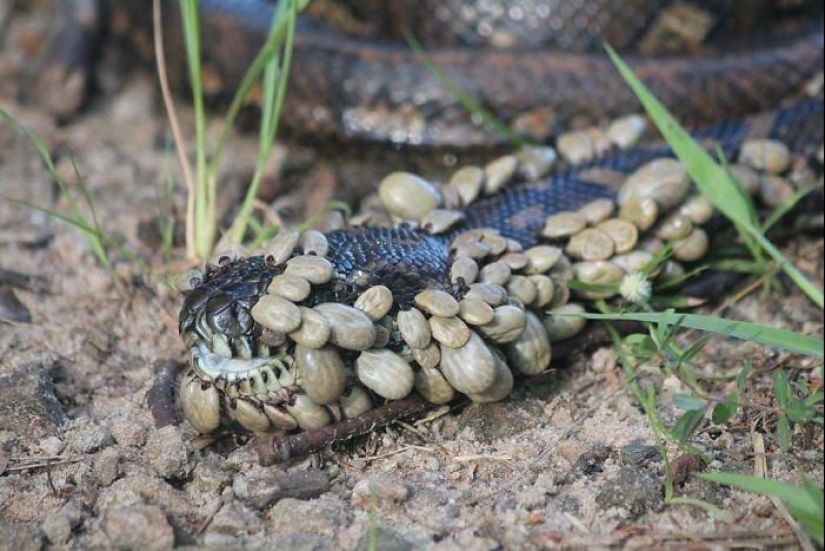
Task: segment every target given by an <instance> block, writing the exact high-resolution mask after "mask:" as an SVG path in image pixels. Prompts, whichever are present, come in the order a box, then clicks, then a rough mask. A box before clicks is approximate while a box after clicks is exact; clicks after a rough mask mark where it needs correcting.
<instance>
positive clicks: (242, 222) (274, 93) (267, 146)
mask: <svg viewBox="0 0 825 551" xmlns="http://www.w3.org/2000/svg"><path fill="white" fill-rule="evenodd" d="M298 8H299V6H298V4H297V3H296V2H295V1H287V2H281V3H280V4H279V5H278V10H277V11H276V13H275V15H274V16H273V17H274V20H273V23H272V28H271V29H272V30H271V33H270V35H271V36H272V35H275V34H276V32H280V25H279V23H283V25H284V30H285V35H284V36H283V37H282V40H281V42H282V44H281V45H282V47H283V52H282V53H281V52H278V55H274V56H272V57H271V58H270V59H269V61H268V62H267V63H266V65H265V67H264V74H263V98H264V100H263V104H262V105H261V128H260V134H259V137H258V159H257V162H256V165H255V173H254V174H253V177H252V182H251V183H250V186H249V189H248V190H247V192H246V196H245V197H244V202H243V204H242V205H241V209H240V211H239V213H238V216H237V217H236V219H235V223H234V224H233V228H232V230H230V231H231V232H232V233H231V235H232V240H233V241H235V242H238V243H240V242H241V241H242V240H243V238H244V235H245V233H246V229H247V227H248V222H249V217H250V216H251V213H252V207H253V205H254V202H255V196H256V195H257V192H258V187H259V185H260V182H261V180H262V178H263V174H264V169H265V166H266V161H267V158H268V157H269V154H270V152H271V151H272V146H273V144H274V141H275V135H276V133H277V131H278V121H279V120H280V116H281V110H282V108H283V103H284V97H285V95H286V84H287V77H288V75H289V70H290V65H291V62H292V47H293V42H294V38H295V21H296V19H297V17H298Z"/></svg>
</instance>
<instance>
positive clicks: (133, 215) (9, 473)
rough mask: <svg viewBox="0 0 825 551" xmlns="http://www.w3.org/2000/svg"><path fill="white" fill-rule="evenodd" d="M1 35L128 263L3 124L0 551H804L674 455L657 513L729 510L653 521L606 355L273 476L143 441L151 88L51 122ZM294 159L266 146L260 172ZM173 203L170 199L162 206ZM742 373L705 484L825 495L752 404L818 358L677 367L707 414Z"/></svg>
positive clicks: (157, 310) (712, 435)
mask: <svg viewBox="0 0 825 551" xmlns="http://www.w3.org/2000/svg"><path fill="white" fill-rule="evenodd" d="M6 5H7V3H5V2H0V7H2V6H6ZM2 12H3V10H0V16H1V17H5V15H4V14H3V13H2ZM0 23H3V21H0ZM5 23H6V24H8V22H7V21H6V22H5ZM12 23H15V24H16V25H17V26H14V25H12V26H11V27H8V29H9V30H8V32H7V33H5V36H4V37H2V38H0V42H2V44H0V48H2V49H0V83H2V84H0V107H2V108H3V109H5V110H7V111H9V112H10V113H12V114H13V115H14V116H15V118H16V119H17V121H18V122H19V123H20V124H22V125H24V126H25V127H26V128H28V129H29V130H30V131H31V132H33V133H34V134H35V135H37V136H39V137H40V139H42V140H43V142H44V143H45V144H46V145H47V147H48V149H49V150H50V151H52V152H53V154H54V155H55V156H56V163H57V170H58V172H59V173H60V174H62V175H63V176H64V177H65V178H66V179H67V180H68V181H69V182H73V183H74V181H75V178H74V171H73V167H72V160H74V162H76V164H77V168H78V171H79V173H80V174H81V175H82V177H83V181H84V182H85V185H86V186H87V189H88V190H89V192H90V194H91V196H92V197H93V199H94V206H95V209H96V214H97V216H98V219H99V221H100V224H101V226H102V228H103V230H104V231H105V232H106V233H108V234H109V235H113V236H117V238H118V240H119V241H120V242H121V243H122V244H123V249H124V250H125V251H127V252H128V254H122V253H115V254H114V255H113V259H114V271H113V273H109V272H107V271H106V270H104V269H103V268H101V266H100V264H99V263H98V262H97V261H96V259H95V257H94V255H93V252H92V250H91V248H90V245H89V243H88V241H87V240H86V239H84V237H83V235H82V233H81V232H80V231H79V230H78V229H77V228H74V227H72V226H69V225H67V224H65V223H63V222H61V221H60V220H58V219H57V217H56V216H54V215H50V214H47V213H44V212H43V211H41V210H39V209H49V210H52V211H57V212H60V213H64V214H65V213H68V212H70V211H69V208H70V205H69V201H68V199H67V197H66V196H65V195H63V194H61V193H59V192H58V190H57V188H56V186H55V184H54V181H53V178H52V177H51V176H50V175H49V173H48V171H46V170H45V169H44V167H43V165H42V163H41V161H40V159H39V157H38V155H37V153H36V151H35V150H34V149H33V147H32V146H31V144H30V143H29V142H28V141H27V140H26V139H25V138H23V137H22V136H21V134H20V133H19V132H18V131H17V130H16V129H15V128H14V126H13V125H10V124H8V123H5V122H0V195H1V196H2V198H0V267H2V268H6V269H9V270H15V271H17V272H21V273H24V274H29V275H30V276H32V277H33V278H34V279H32V280H30V281H29V282H28V284H27V285H26V286H25V288H15V289H14V291H13V293H14V296H15V297H16V298H17V299H19V301H20V303H21V304H20V305H17V306H15V305H14V304H13V303H11V302H8V301H10V300H12V299H10V298H8V295H6V298H5V299H4V300H5V301H6V303H4V308H11V310H12V311H13V312H17V313H20V312H22V311H23V310H27V311H28V312H29V313H30V315H31V321H28V322H27V321H9V320H4V319H0V549H21V550H22V549H108V548H117V549H168V548H172V547H173V546H174V547H182V548H185V547H188V548H193V549H194V548H215V549H273V548H277V549H306V550H310V549H313V550H314V549H318V550H320V549H338V548H340V549H393V550H395V549H397V550H404V549H429V550H439V551H447V550H454V549H455V550H457V549H471V550H493V549H546V548H559V547H565V548H572V547H612V546H616V547H618V546H627V547H648V546H664V547H668V546H674V547H675V546H689V547H691V548H693V549H703V548H712V547H713V548H719V547H726V546H734V545H738V546H741V547H794V546H797V545H798V544H799V543H798V540H797V538H796V537H795V535H794V533H793V531H792V529H791V527H790V525H789V524H788V522H787V521H786V519H785V517H784V513H783V511H782V510H781V508H778V507H777V505H776V504H775V503H773V502H771V501H770V500H768V499H766V498H763V497H757V496H753V495H749V494H746V493H744V492H740V491H736V490H731V489H729V488H725V487H721V486H717V485H713V484H710V483H707V482H704V481H702V480H701V479H699V478H697V477H696V476H695V473H694V471H695V470H696V465H694V463H693V462H692V461H691V458H690V457H689V456H685V455H683V453H682V452H681V451H679V450H678V449H677V448H676V447H674V446H672V445H669V444H668V445H666V446H665V449H666V450H667V453H668V457H669V458H670V459H671V460H676V461H677V462H678V465H679V466H680V468H681V471H680V472H681V473H683V475H684V476H683V477H682V479H680V482H679V484H677V486H676V488H675V495H676V496H679V497H689V498H693V499H699V500H704V501H706V502H708V503H711V504H713V505H715V506H717V507H719V508H721V510H722V511H723V512H724V516H723V517H714V516H711V515H708V514H707V513H705V512H704V511H703V510H701V509H700V508H697V507H692V506H686V505H675V504H668V503H665V499H664V492H663V481H664V461H663V459H662V457H661V456H660V455H659V454H658V453H656V450H655V444H656V442H655V439H654V433H653V432H652V430H651V428H650V426H649V424H648V421H647V418H646V417H645V415H644V413H643V412H642V411H641V410H640V408H639V406H638V404H637V403H636V402H635V400H634V399H633V397H632V394H631V392H630V391H629V389H628V382H627V380H626V378H625V377H624V375H623V374H622V371H621V369H620V368H619V367H617V365H616V360H615V357H614V355H613V353H612V351H611V350H610V349H609V348H598V349H595V350H590V351H587V352H584V351H583V352H582V354H580V355H579V356H578V357H576V358H575V359H574V360H572V361H569V362H559V363H557V364H555V369H556V370H557V373H556V377H555V378H552V379H547V380H544V381H543V382H542V383H541V384H529V383H527V384H521V385H520V386H519V387H518V388H517V390H516V391H515V392H514V393H513V395H512V396H511V397H510V398H509V399H507V400H506V401H504V402H502V403H499V404H493V405H484V406H476V405H473V406H467V407H463V408H459V409H454V410H450V411H439V412H437V413H436V414H434V415H432V416H430V417H428V418H427V419H425V420H424V421H423V422H416V423H413V424H406V423H397V424H395V425H393V426H391V427H388V428H386V429H380V430H376V431H375V432H374V433H373V434H371V435H370V436H368V437H365V438H361V439H358V440H356V441H354V442H349V443H345V444H342V445H340V446H339V447H337V448H335V449H330V450H328V451H325V452H323V453H321V454H319V455H318V456H315V457H312V458H308V459H305V460H300V461H298V462H296V463H293V464H290V465H286V466H276V467H266V468H264V467H260V466H259V465H258V464H257V458H256V457H255V456H254V455H253V454H251V453H250V450H249V447H248V446H247V445H245V444H246V443H245V442H244V441H243V440H241V439H238V440H236V441H228V442H223V443H221V444H220V445H217V446H209V447H206V448H203V449H197V447H196V446H195V442H193V439H194V437H195V434H194V432H193V431H192V430H191V428H190V427H188V426H187V425H186V424H185V423H184V424H182V425H180V426H167V427H163V428H160V429H158V428H156V424H155V420H154V419H153V416H152V413H151V411H150V409H149V408H148V406H147V393H148V392H149V390H150V388H151V387H152V385H153V383H154V382H155V381H156V378H157V377H158V376H159V373H160V370H161V367H162V366H163V365H165V364H166V363H167V362H168V361H170V360H171V361H185V359H186V358H185V350H184V347H183V345H182V343H181V342H180V340H179V338H178V336H177V331H176V324H177V309H178V308H179V305H180V302H181V297H180V296H179V295H178V294H177V293H175V292H174V291H171V290H170V288H169V286H168V285H167V277H166V275H167V274H168V273H169V272H170V271H174V269H177V264H176V263H175V260H176V259H179V258H181V257H182V251H181V250H180V248H175V249H174V250H173V251H171V256H170V257H168V258H167V257H166V256H165V255H164V254H163V251H162V250H161V248H160V247H159V246H158V245H157V243H156V242H153V241H152V240H147V239H146V238H145V237H144V238H142V236H145V235H146V232H145V231H144V230H145V226H147V225H149V226H151V224H152V223H153V220H156V219H157V218H158V217H160V218H163V217H164V216H166V214H167V213H168V210H169V208H170V200H169V199H168V197H167V195H165V192H164V189H165V185H166V184H165V182H166V181H167V176H168V175H169V174H171V175H172V177H173V178H175V179H176V181H180V180H179V176H178V171H177V168H176V167H175V161H174V157H173V155H172V153H171V152H170V149H169V148H167V146H166V144H167V143H168V136H169V131H168V125H167V122H166V119H165V117H164V115H163V113H162V110H160V109H158V104H157V99H156V95H155V90H154V83H153V76H152V75H151V74H147V73H141V72H136V73H131V72H130V73H127V74H123V73H122V72H120V71H118V70H116V69H115V63H114V61H113V60H107V61H104V67H103V69H102V71H104V76H105V78H104V82H105V87H104V90H103V92H104V93H103V94H100V95H98V96H97V97H96V99H95V100H94V101H93V102H92V104H91V105H90V106H89V107H88V109H86V110H85V111H84V113H83V114H82V116H80V117H77V118H75V119H73V120H71V121H70V122H68V123H66V124H60V125H59V124H58V123H57V122H56V121H55V119H54V118H53V117H51V116H50V115H48V114H47V113H45V112H44V111H43V110H41V109H38V107H37V106H36V105H30V104H25V103H24V102H21V101H19V100H18V98H19V97H20V96H21V91H22V87H23V85H24V81H23V80H21V79H19V78H18V76H19V73H18V71H19V69H20V64H21V62H22V60H23V59H24V57H25V56H23V55H22V54H21V53H20V52H21V48H22V46H21V45H25V44H26V40H25V39H26V38H27V37H31V36H37V32H39V31H40V30H42V29H40V28H39V27H37V25H36V24H34V23H32V22H31V21H27V20H25V19H24V20H23V21H22V22H19V21H18V22H14V21H13V22H12ZM107 63H108V65H107ZM184 110H185V108H184ZM184 118H185V119H186V118H189V119H191V116H190V115H187V114H185V117H184ZM253 152H254V146H253V145H252V142H251V140H250V139H249V138H246V137H243V136H238V137H237V138H236V139H235V140H233V145H232V151H231V152H230V156H231V158H232V159H233V162H232V166H230V167H228V168H227V170H226V175H225V178H224V181H225V182H226V183H227V186H228V191H226V197H228V198H234V197H236V196H237V188H238V186H239V184H240V182H243V180H244V178H245V177H248V175H249V174H250V173H251V159H252V157H253ZM290 155H291V150H290V149H289V148H282V149H281V151H280V153H279V159H283V158H284V157H286V158H289V156H290ZM275 174H277V173H276V172H273V176H271V178H270V179H271V180H272V181H273V182H275V187H276V188H277V187H278V185H279V184H278V182H280V181H281V180H279V178H278V177H277V176H275ZM299 183H300V185H301V187H300V188H298V189H297V190H296V191H294V193H297V194H303V195H305V196H306V195H308V196H309V197H311V198H313V199H312V200H313V201H316V203H312V204H318V202H320V203H322V202H323V201H324V200H326V198H327V197H328V196H329V193H330V192H331V191H334V189H335V188H334V183H335V166H334V165H332V164H322V165H320V166H319V167H318V168H316V169H315V170H314V171H312V172H310V173H309V176H307V177H305V178H303V179H302V180H300V181H299ZM313 185H314V186H316V187H312V186H313ZM318 189H321V191H318ZM72 190H73V192H75V193H76V192H77V191H78V187H77V186H76V185H74V184H73V185H72ZM76 197H79V196H76ZM182 200H183V196H182V194H181V192H180V191H175V192H174V193H173V197H172V201H171V204H174V206H175V207H176V208H179V207H180V205H181V204H182ZM19 201H24V202H27V203H30V204H31V205H34V206H36V207H37V208H33V207H32V206H26V205H23V204H21V203H20V202H19ZM81 204H82V202H81ZM281 204H282V205H286V206H287V207H290V208H294V204H295V203H294V202H292V201H291V200H283V199H282V203H281ZM81 208H83V207H81ZM84 210H85V209H84ZM142 228H143V229H142ZM788 252H789V254H792V255H794V256H795V257H797V258H798V259H799V265H800V267H802V268H803V269H804V270H805V271H806V272H807V273H809V274H812V275H814V276H815V277H816V278H817V279H818V284H819V285H820V286H821V285H822V281H821V279H822V273H823V241H822V239H821V238H820V239H812V238H801V239H799V240H798V241H796V242H794V243H793V244H791V245H790V247H789V250H788ZM135 258H139V259H140V260H141V262H142V263H145V265H146V266H148V267H150V270H148V271H147V270H146V269H144V268H142V267H141V264H140V263H138V262H136V260H135ZM0 283H2V282H0ZM6 289H11V288H10V287H6ZM0 312H4V310H0ZM5 312H6V314H5V315H6V317H8V312H9V310H8V309H7V310H5ZM724 313H725V315H729V316H731V317H736V318H739V319H746V320H751V321H760V322H764V323H769V324H772V325H775V326H778V327H787V328H791V329H795V330H800V331H802V332H804V333H806V334H810V335H814V336H816V337H818V338H820V339H821V338H822V335H823V313H822V311H821V310H818V309H817V308H816V307H814V306H812V305H811V304H810V303H809V302H808V301H807V300H806V299H805V298H804V297H803V296H802V295H801V294H799V293H798V292H796V291H793V292H791V293H789V294H781V293H773V294H771V295H768V296H762V295H760V294H759V293H758V292H756V293H751V294H750V295H748V296H746V297H745V298H743V299H742V300H740V301H739V302H737V303H736V304H734V305H732V306H730V307H728V308H726V309H725V310H724ZM697 338H698V337H697V336H696V335H693V336H690V337H688V338H686V339H685V340H684V341H683V343H690V342H693V341H695V340H696V339H697ZM745 362H750V363H751V365H752V374H751V377H750V379H749V380H748V383H747V386H746V391H745V393H744V396H743V397H742V403H743V404H745V406H744V407H743V408H742V409H741V410H740V414H739V415H738V416H736V417H735V418H734V419H733V420H732V421H730V422H728V423H727V424H725V425H720V426H717V425H714V424H713V423H711V422H710V420H706V421H705V422H704V423H703V424H702V425H701V427H700V428H699V429H698V431H697V432H696V434H695V436H694V438H693V440H692V444H693V445H695V446H697V447H699V448H701V449H703V450H705V451H706V452H707V453H708V454H709V455H710V456H711V457H712V458H713V461H712V463H711V464H710V465H709V467H708V469H709V470H712V471H718V470H725V471H735V472H743V473H751V472H753V471H754V469H755V468H756V467H757V466H758V465H759V464H761V463H762V462H764V464H765V469H766V474H767V476H770V477H772V478H777V479H780V480H786V481H790V482H794V483H796V482H798V480H799V476H800V474H802V473H804V474H807V475H808V476H810V477H812V478H813V479H814V480H815V481H816V482H817V484H819V485H820V486H821V485H822V483H823V467H822V465H823V432H822V429H821V428H815V427H811V426H804V427H800V426H796V427H794V433H793V439H792V441H793V444H792V448H791V450H790V451H788V452H786V453H785V452H781V451H780V450H779V447H778V442H777V439H776V437H775V435H774V431H775V426H776V420H777V417H776V402H775V400H774V399H773V393H772V390H771V388H772V385H771V380H772V377H773V375H774V372H775V371H776V370H779V369H781V370H784V371H786V372H787V373H788V374H789V377H790V378H791V379H793V380H797V381H798V382H799V383H800V384H801V385H802V386H805V385H814V384H817V383H816V380H817V379H818V380H819V382H820V383H821V373H822V371H821V363H820V362H812V361H810V360H808V359H805V358H801V357H799V356H796V355H791V354H786V353H778V352H775V351H770V350H766V349H763V348H760V347H758V346H755V345H752V344H748V343H731V342H724V341H722V342H718V341H712V342H711V343H710V344H709V345H708V346H707V347H706V348H705V350H704V351H703V352H702V353H701V354H700V356H699V358H698V360H697V362H696V364H697V365H696V368H695V370H696V371H697V372H698V373H700V374H701V375H702V376H703V377H707V380H704V381H703V382H702V384H703V386H705V387H706V388H707V390H708V392H710V393H713V394H714V395H717V396H721V395H722V394H723V393H725V392H728V391H731V390H732V389H733V388H734V385H735V377H736V374H737V373H738V372H739V371H740V370H741V368H742V366H743V364H744V363H745ZM548 381H549V382H548ZM641 382H642V384H643V385H645V386H655V387H656V388H657V389H659V391H660V400H659V402H660V414H661V415H662V417H663V418H664V419H665V420H666V421H667V422H669V423H671V422H673V421H674V420H675V419H676V418H677V417H678V415H679V414H680V412H679V410H678V409H677V408H676V407H675V406H674V404H673V396H674V394H677V393H679V392H685V391H686V389H685V387H684V385H683V384H682V383H681V382H680V381H679V380H678V379H676V378H675V377H669V376H665V375H663V372H662V371H661V370H660V369H658V367H657V366H651V367H650V368H649V369H645V370H643V371H642V379H641ZM762 447H764V452H763V451H762ZM648 452H649V453H648Z"/></svg>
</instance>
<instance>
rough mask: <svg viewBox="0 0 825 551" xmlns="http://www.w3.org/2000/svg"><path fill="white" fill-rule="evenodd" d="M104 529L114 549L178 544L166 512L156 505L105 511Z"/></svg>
mask: <svg viewBox="0 0 825 551" xmlns="http://www.w3.org/2000/svg"><path fill="white" fill-rule="evenodd" d="M103 531H104V532H105V533H106V536H107V537H108V538H109V542H110V543H111V544H112V547H113V548H114V549H133V550H138V549H139V550H141V551H164V550H166V549H172V547H174V545H175V534H174V531H173V530H172V526H170V525H169V520H168V519H167V518H166V513H164V512H163V509H161V508H160V507H158V506H157V505H142V504H135V505H128V506H125V507H116V508H113V509H109V510H107V511H106V513H105V515H104V517H103Z"/></svg>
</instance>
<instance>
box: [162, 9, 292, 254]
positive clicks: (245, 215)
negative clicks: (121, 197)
mask: <svg viewBox="0 0 825 551" xmlns="http://www.w3.org/2000/svg"><path fill="white" fill-rule="evenodd" d="M307 4H308V0H285V1H283V2H278V4H277V7H276V9H275V12H274V14H273V16H272V21H271V24H270V29H269V33H268V35H267V38H266V40H265V42H264V44H263V46H262V47H261V50H260V51H259V53H258V55H257V56H256V57H255V59H254V61H253V62H252V64H251V66H250V67H249V69H248V70H247V72H246V74H245V76H244V79H243V80H242V82H241V83H240V85H239V86H238V88H237V90H236V91H235V95H234V97H233V99H232V102H231V103H230V105H229V108H228V110H227V112H226V115H225V116H224V119H223V122H222V126H221V131H220V133H219V135H218V138H217V139H216V142H215V144H214V145H213V146H212V147H211V148H210V147H209V144H207V140H206V108H205V105H204V95H203V87H202V82H201V60H200V51H201V49H200V40H201V35H200V24H199V21H200V19H199V16H198V2H197V0H181V2H180V9H181V15H182V19H183V33H184V39H185V40H184V42H185V46H186V56H187V61H188V67H189V81H190V83H191V89H192V104H193V107H194V110H195V163H194V169H193V167H192V163H191V162H190V160H189V159H188V157H187V156H186V154H185V144H184V139H183V135H182V132H181V131H180V124H179V123H178V120H177V115H176V113H175V110H174V104H173V102H172V99H171V93H170V92H169V86H168V83H167V81H166V70H165V65H164V63H163V44H162V41H161V38H160V27H161V24H160V22H161V14H160V2H159V0H155V3H154V15H155V37H156V47H155V49H156V54H157V55H156V57H157V59H158V73H159V77H160V80H161V87H162V89H163V93H164V102H165V104H166V107H167V111H168V113H169V119H170V123H171V125H172V128H173V135H174V138H175V145H176V148H177V151H178V158H179V161H180V164H181V167H182V169H183V173H184V180H185V183H186V189H187V206H186V252H187V256H188V257H189V258H190V259H193V260H194V259H199V260H201V261H202V260H205V259H206V258H208V257H209V256H210V255H211V253H212V249H213V247H214V245H215V241H216V239H217V236H218V226H217V225H218V221H217V217H218V212H217V204H216V198H217V186H218V182H217V176H218V166H219V164H220V161H221V158H222V154H223V150H224V147H225V145H226V140H227V139H228V136H229V131H230V129H231V128H232V125H233V124H234V122H235V119H236V118H237V115H238V113H239V112H240V110H241V107H242V106H243V105H244V102H245V100H246V98H247V96H248V95H249V92H250V90H251V89H252V87H253V86H254V85H255V84H256V83H260V85H261V90H262V100H261V105H260V108H261V123H260V130H259V139H258V151H257V156H256V164H255V171H254V173H253V176H252V180H251V182H250V185H249V188H248V189H247V193H246V196H245V198H244V200H243V204H242V206H241V209H240V212H239V213H238V215H237V216H236V218H235V219H234V221H233V223H232V227H231V228H230V229H229V231H228V237H229V240H230V241H231V242H233V243H240V242H241V241H243V240H244V239H245V237H246V234H247V231H248V230H249V229H250V227H251V220H252V216H251V215H252V209H253V205H254V199H255V195H256V193H257V190H258V186H259V184H260V182H261V179H262V177H263V174H264V167H265V166H266V162H267V159H268V158H269V156H270V154H271V152H272V148H273V145H274V140H275V135H276V133H277V130H278V121H279V118H280V114H281V110H282V108H283V101H284V96H285V94H286V86H287V80H288V75H289V70H290V64H291V59H292V44H293V39H294V35H295V21H296V18H297V16H298V14H299V12H301V11H302V10H303V9H304V8H305V7H306V5H307Z"/></svg>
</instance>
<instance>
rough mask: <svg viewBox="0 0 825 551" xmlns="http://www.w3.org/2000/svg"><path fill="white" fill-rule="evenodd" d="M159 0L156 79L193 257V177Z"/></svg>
mask: <svg viewBox="0 0 825 551" xmlns="http://www.w3.org/2000/svg"><path fill="white" fill-rule="evenodd" d="M160 12H161V10H160V0H153V3H152V28H153V30H154V33H155V61H156V62H157V66H158V81H159V82H160V91H161V95H162V96H163V105H164V107H166V112H167V114H168V115H169V126H170V127H171V128H172V137H173V139H174V140H175V149H176V150H177V152H178V161H179V162H180V166H181V169H182V170H183V180H184V182H186V256H187V257H189V258H195V257H196V256H197V255H196V253H195V224H194V219H195V193H196V190H195V178H194V176H193V175H192V165H191V164H190V163H189V158H188V157H187V156H186V148H185V143H184V141H183V133H182V132H181V130H180V121H179V120H178V114H177V111H175V103H174V101H172V92H171V90H170V88H169V79H168V77H167V74H166V52H165V51H164V48H163V25H162V24H161V13H160Z"/></svg>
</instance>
